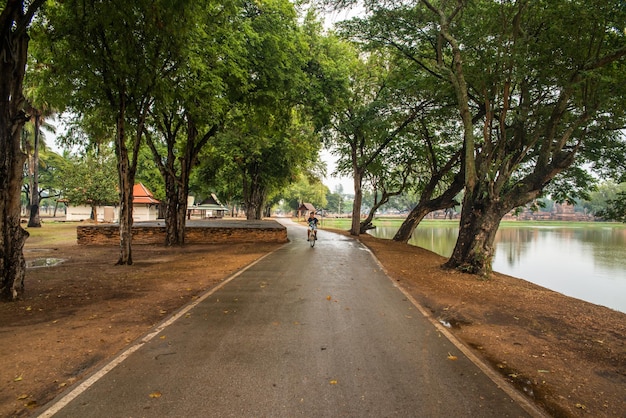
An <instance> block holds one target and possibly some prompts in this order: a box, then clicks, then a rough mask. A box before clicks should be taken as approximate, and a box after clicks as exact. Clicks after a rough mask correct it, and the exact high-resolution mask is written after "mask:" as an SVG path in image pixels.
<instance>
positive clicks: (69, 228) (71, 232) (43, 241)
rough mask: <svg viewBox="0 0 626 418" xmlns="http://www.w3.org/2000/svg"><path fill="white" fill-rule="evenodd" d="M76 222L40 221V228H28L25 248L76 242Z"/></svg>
mask: <svg viewBox="0 0 626 418" xmlns="http://www.w3.org/2000/svg"><path fill="white" fill-rule="evenodd" d="M77 225H78V223H76V222H56V221H46V220H45V219H44V220H42V222H41V228H28V227H25V228H24V229H26V231H28V233H29V234H30V236H29V237H28V239H27V240H26V244H24V247H25V248H31V247H46V246H54V245H74V244H76V226H77Z"/></svg>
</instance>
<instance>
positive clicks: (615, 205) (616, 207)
mask: <svg viewBox="0 0 626 418" xmlns="http://www.w3.org/2000/svg"><path fill="white" fill-rule="evenodd" d="M606 203H607V208H606V209H604V210H600V211H598V212H597V213H596V216H599V217H601V218H603V219H607V220H611V221H618V222H624V223H626V192H619V193H618V194H617V197H616V198H615V199H609V200H607V202H606Z"/></svg>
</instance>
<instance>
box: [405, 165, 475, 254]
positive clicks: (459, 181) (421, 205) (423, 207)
mask: <svg viewBox="0 0 626 418" xmlns="http://www.w3.org/2000/svg"><path fill="white" fill-rule="evenodd" d="M453 162H454V160H453V159H451V160H450V162H449V164H451V163H453ZM444 170H446V167H444ZM444 172H445V171H444ZM442 176H443V173H439V174H438V175H434V176H433V177H432V178H431V180H430V182H429V183H428V185H427V186H426V188H425V189H424V191H423V192H422V195H421V196H420V201H419V202H418V203H417V205H416V206H415V207H414V208H413V210H411V212H410V213H409V214H408V216H407V217H406V219H405V220H404V222H402V225H400V228H399V229H398V231H397V232H396V235H394V237H393V240H394V241H398V242H404V243H407V242H408V241H409V240H410V239H411V236H412V235H413V232H414V231H415V228H417V226H418V225H419V223H420V222H421V221H422V219H424V217H425V216H426V215H428V214H429V213H431V212H434V211H436V210H441V209H449V208H453V207H455V206H457V205H458V204H459V202H457V201H456V200H454V198H455V197H456V196H457V195H458V194H459V193H460V192H461V190H463V170H461V172H460V173H459V174H458V175H457V176H456V177H455V178H454V181H453V182H452V184H451V185H450V186H449V187H448V189H447V190H446V191H445V192H444V193H443V194H442V195H441V196H439V197H437V198H435V199H432V198H431V197H432V195H433V194H434V192H435V188H436V187H437V184H438V183H439V181H440V180H441V178H442Z"/></svg>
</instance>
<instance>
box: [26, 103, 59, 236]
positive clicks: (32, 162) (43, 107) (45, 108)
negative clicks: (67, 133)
mask: <svg viewBox="0 0 626 418" xmlns="http://www.w3.org/2000/svg"><path fill="white" fill-rule="evenodd" d="M29 93H30V94H29V95H31V96H33V94H32V92H29ZM35 101H38V100H37V99H34V100H33V98H32V97H31V98H30V101H29V104H28V106H27V110H28V113H29V114H30V116H31V122H32V125H33V153H32V155H31V154H30V152H29V151H30V142H29V146H28V147H27V148H26V149H27V152H26V154H27V155H28V168H29V177H30V180H31V182H30V190H31V194H30V207H29V212H30V215H29V217H28V227H29V228H34V227H37V228H39V227H41V220H40V219H39V198H40V189H39V151H40V149H41V148H44V149H45V141H43V138H42V136H43V133H42V132H41V129H42V128H45V129H47V130H49V131H51V132H53V133H54V132H55V128H54V127H53V126H51V125H49V124H47V123H46V119H47V118H49V117H50V116H52V115H54V113H55V112H54V110H52V109H51V108H50V107H49V105H48V104H47V103H45V101H41V102H40V103H37V104H33V103H35Z"/></svg>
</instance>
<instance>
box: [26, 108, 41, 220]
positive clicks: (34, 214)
mask: <svg viewBox="0 0 626 418" xmlns="http://www.w3.org/2000/svg"><path fill="white" fill-rule="evenodd" d="M34 116H35V141H34V142H35V145H34V149H33V167H32V176H33V177H32V183H31V184H32V188H31V193H30V216H29V218H28V227H29V228H40V227H41V219H40V218H39V128H40V125H41V114H40V113H39V111H38V110H35V115H34Z"/></svg>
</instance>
